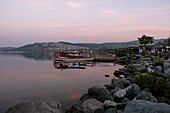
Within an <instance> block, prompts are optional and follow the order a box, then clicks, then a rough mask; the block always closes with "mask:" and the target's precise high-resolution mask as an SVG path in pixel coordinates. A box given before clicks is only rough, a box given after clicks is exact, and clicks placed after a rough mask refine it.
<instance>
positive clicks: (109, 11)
mask: <svg viewBox="0 0 170 113" xmlns="http://www.w3.org/2000/svg"><path fill="white" fill-rule="evenodd" d="M102 12H104V13H106V14H111V15H115V14H118V11H117V10H109V9H104V10H103V11H102Z"/></svg>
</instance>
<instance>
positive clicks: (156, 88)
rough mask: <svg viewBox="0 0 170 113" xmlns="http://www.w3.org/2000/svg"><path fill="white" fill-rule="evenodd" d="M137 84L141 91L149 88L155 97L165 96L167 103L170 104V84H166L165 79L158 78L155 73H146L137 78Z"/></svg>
mask: <svg viewBox="0 0 170 113" xmlns="http://www.w3.org/2000/svg"><path fill="white" fill-rule="evenodd" d="M136 83H137V84H138V85H139V86H140V88H141V89H144V88H149V89H151V92H152V94H153V95H154V96H156V97H161V96H164V97H165V98H166V101H167V103H169V102H170V84H167V83H166V82H165V78H163V77H157V76H155V75H154V74H153V73H145V75H141V74H140V75H139V76H137V77H136Z"/></svg>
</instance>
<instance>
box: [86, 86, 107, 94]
mask: <svg viewBox="0 0 170 113" xmlns="http://www.w3.org/2000/svg"><path fill="white" fill-rule="evenodd" d="M103 89H106V87H105V86H94V87H91V88H89V89H88V94H89V95H98V93H99V91H100V90H103Z"/></svg>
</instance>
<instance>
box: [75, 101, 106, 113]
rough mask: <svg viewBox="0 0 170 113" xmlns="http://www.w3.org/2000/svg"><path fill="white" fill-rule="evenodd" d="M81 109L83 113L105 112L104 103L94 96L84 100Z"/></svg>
mask: <svg viewBox="0 0 170 113" xmlns="http://www.w3.org/2000/svg"><path fill="white" fill-rule="evenodd" d="M80 109H81V110H80V111H82V113H103V112H104V107H103V103H101V102H100V101H98V100H96V99H93V98H90V99H87V100H86V101H84V102H83V103H82V104H81V106H80ZM77 113H80V112H77Z"/></svg>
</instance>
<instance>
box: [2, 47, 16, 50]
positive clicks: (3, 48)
mask: <svg viewBox="0 0 170 113" xmlns="http://www.w3.org/2000/svg"><path fill="white" fill-rule="evenodd" d="M11 49H15V47H1V48H0V50H11Z"/></svg>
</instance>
